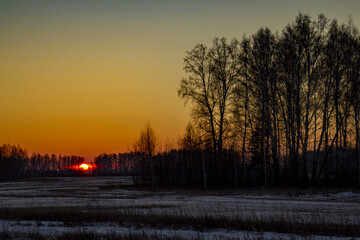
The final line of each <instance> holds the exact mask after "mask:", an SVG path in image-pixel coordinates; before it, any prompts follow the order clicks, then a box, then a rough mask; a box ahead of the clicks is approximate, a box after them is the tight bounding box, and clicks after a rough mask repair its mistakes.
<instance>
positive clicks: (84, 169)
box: [79, 163, 89, 171]
mask: <svg viewBox="0 0 360 240" xmlns="http://www.w3.org/2000/svg"><path fill="white" fill-rule="evenodd" d="M79 169H80V170H83V171H87V170H89V165H87V164H86V163H83V164H81V165H80V166H79Z"/></svg>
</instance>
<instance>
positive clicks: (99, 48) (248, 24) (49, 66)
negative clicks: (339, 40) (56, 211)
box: [0, 0, 360, 161]
mask: <svg viewBox="0 0 360 240" xmlns="http://www.w3.org/2000/svg"><path fill="white" fill-rule="evenodd" d="M134 2H135V1H76V3H74V2H73V1H1V2H0V144H3V143H10V144H20V145H21V146H23V147H24V148H26V149H28V151H29V153H30V154H31V153H32V152H40V153H56V154H59V153H62V154H78V155H82V156H84V157H85V158H87V160H88V161H92V160H93V157H94V156H96V155H97V154H100V153H102V152H124V151H127V150H128V147H129V146H131V144H132V143H133V141H134V139H135V138H136V137H137V136H138V134H139V131H140V129H141V128H143V127H144V125H145V124H146V123H147V122H148V121H150V123H151V125H152V126H153V128H154V130H155V132H156V133H157V135H158V137H159V141H160V143H164V142H165V141H168V140H169V141H171V142H173V143H174V142H175V140H176V139H177V138H178V137H179V136H181V135H182V133H183V131H184V129H185V126H186V123H187V122H188V120H189V108H188V107H184V103H183V102H182V100H181V99H179V98H178V97H177V89H178V86H179V82H180V80H181V78H182V77H184V76H185V74H184V72H183V70H182V67H183V64H182V60H183V58H184V56H185V51H187V50H190V49H191V48H193V47H194V46H195V44H197V43H206V44H208V43H210V42H211V39H212V38H214V37H216V36H219V37H223V36H224V37H227V38H229V39H230V38H233V37H237V38H239V39H241V37H242V35H243V34H244V33H246V34H248V35H249V34H252V33H254V32H255V31H256V30H257V29H259V28H260V27H261V26H268V27H270V28H271V29H272V30H281V29H282V28H283V27H284V26H285V25H286V24H287V23H289V22H291V21H293V20H294V19H295V16H296V15H297V14H298V12H299V11H302V12H304V13H309V14H311V15H312V16H313V17H316V16H317V15H318V14H319V13H324V14H325V16H327V17H329V18H337V19H338V20H339V22H344V21H346V19H347V17H348V16H349V15H350V14H351V13H352V15H353V18H354V22H355V25H357V26H359V25H360V24H358V23H359V19H358V16H357V15H356V14H357V13H358V11H359V10H360V3H359V1H355V0H354V1H350V0H349V1H341V4H342V5H340V1H315V3H314V1H302V3H297V2H295V1H293V2H292V1H285V0H278V1H265V0H264V1H259V0H258V1H206V2H205V1H200V0H198V1H183V2H182V3H180V2H175V1H161V0H157V1H136V3H134ZM150 2H151V3H150ZM270 2H271V3H270Z"/></svg>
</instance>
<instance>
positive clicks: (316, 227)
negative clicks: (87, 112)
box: [0, 206, 360, 237]
mask: <svg viewBox="0 0 360 240" xmlns="http://www.w3.org/2000/svg"><path fill="white" fill-rule="evenodd" d="M149 207H150V206H149ZM154 207H156V206H154ZM289 216H291V215H279V216H278V217H276V218H267V219H266V218H265V219H264V218H260V217H256V216H241V215H236V216H232V217H228V216H222V215H220V214H219V215H216V216H213V215H207V216H190V215H189V214H186V213H182V212H176V211H175V212H173V213H171V214H169V213H165V212H164V213H161V212H160V213H152V212H151V211H150V213H147V214H145V213H144V212H141V211H139V210H138V209H134V208H132V209H124V210H122V211H118V210H115V209H113V208H100V207H97V208H74V207H56V208H52V207H43V208H40V207H36V208H0V219H8V220H34V221H61V222H64V223H65V224H68V225H71V226H74V225H76V224H78V225H80V224H82V223H90V222H91V223H96V222H108V221H110V222H117V223H119V224H121V225H135V226H138V227H153V228H169V227H170V228H181V229H184V228H185V229H193V230H199V231H201V230H205V229H216V228H226V229H232V230H248V231H259V232H262V231H270V232H279V233H293V234H306V235H311V234H320V235H326V236H348V237H360V223H359V222H354V223H347V222H345V221H344V222H340V223H328V222H325V221H320V222H317V223H310V222H308V221H305V220H303V219H297V218H296V216H295V215H294V216H293V218H291V217H289Z"/></svg>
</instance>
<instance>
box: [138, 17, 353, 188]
mask: <svg viewBox="0 0 360 240" xmlns="http://www.w3.org/2000/svg"><path fill="white" fill-rule="evenodd" d="M184 71H185V73H186V75H187V76H186V77H185V78H183V79H182V81H181V82H180V87H179V89H178V95H179V97H180V98H182V99H183V100H184V101H185V103H190V104H191V108H192V112H191V122H190V123H189V124H188V126H187V128H186V131H185V135H184V136H183V137H182V138H181V139H180V141H179V145H180V149H178V150H173V151H170V152H167V153H161V154H160V153H159V154H157V155H154V149H155V147H154V146H155V144H154V143H156V137H155V136H154V133H153V130H152V129H151V127H150V126H149V125H147V126H146V127H145V129H144V130H142V132H141V134H140V138H139V139H138V140H137V142H136V143H135V146H136V147H134V149H137V150H140V152H141V153H143V160H144V159H145V160H144V161H143V163H142V164H140V165H139V166H142V169H143V176H148V182H149V183H151V185H156V184H160V185H164V184H165V185H179V186H192V187H202V188H208V187H212V188H223V187H231V188H232V187H234V188H237V187H241V186H265V187H267V186H303V187H307V186H324V185H325V186H359V185H360V130H359V127H360V126H359V120H360V119H359V113H360V100H359V99H360V98H359V94H360V90H359V85H360V77H359V76H360V37H359V33H358V30H357V28H356V27H355V26H354V24H353V23H352V20H351V19H350V20H349V21H348V23H346V24H339V23H338V22H337V21H336V20H329V19H328V18H326V17H325V16H324V15H322V14H321V15H319V16H318V18H317V19H315V20H312V19H311V17H310V16H309V15H306V14H302V13H300V14H299V15H298V16H297V17H296V19H295V21H294V22H292V23H290V24H288V25H287V26H286V27H285V28H284V29H283V30H282V31H281V33H273V32H271V30H270V29H268V28H260V29H259V30H258V31H257V32H256V33H255V34H253V35H252V36H249V37H243V38H242V40H241V41H239V40H237V39H233V40H232V41H230V42H228V41H227V39H225V38H215V39H214V40H213V42H212V45H211V46H209V47H208V46H206V45H205V44H197V45H196V46H195V47H194V48H193V49H191V50H190V51H188V52H186V57H185V58H184ZM139 169H141V168H139Z"/></svg>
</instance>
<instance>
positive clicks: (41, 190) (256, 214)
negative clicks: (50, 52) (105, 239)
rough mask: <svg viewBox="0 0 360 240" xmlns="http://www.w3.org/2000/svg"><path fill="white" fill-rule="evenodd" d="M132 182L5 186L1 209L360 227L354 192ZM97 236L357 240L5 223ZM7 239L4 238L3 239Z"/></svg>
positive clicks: (1, 226)
mask: <svg viewBox="0 0 360 240" xmlns="http://www.w3.org/2000/svg"><path fill="white" fill-rule="evenodd" d="M131 182H132V180H131V177H67V178H39V179H29V180H22V181H14V182H2V183H0V209H16V208H34V209H36V208H38V207H39V208H45V207H51V208H66V207H72V208H74V207H75V208H76V207H79V208H88V209H95V208H102V209H106V208H109V209H111V211H116V212H119V214H121V213H122V212H125V211H128V210H129V209H132V211H136V213H137V214H140V215H141V214H142V215H145V216H146V215H150V214H152V215H154V214H155V215H156V214H159V215H164V214H165V215H166V214H168V215H171V214H176V215H181V216H196V217H206V218H210V219H211V218H218V217H221V219H227V218H229V219H236V218H242V219H255V220H261V221H275V220H279V219H282V220H284V221H287V220H288V221H291V222H293V223H301V224H304V223H310V224H316V223H322V224H330V225H331V224H345V225H346V224H349V225H354V224H355V225H359V226H360V194H358V193H354V192H340V193H332V194H331V193H330V194H329V193H321V194H301V195H298V196H290V195H292V194H287V193H286V192H280V191H279V192H271V191H260V190H258V191H251V192H249V191H247V192H245V191H244V192H242V191H234V192H223V193H219V192H191V191H181V192H178V191H152V190H139V189H136V188H129V187H121V185H130V184H131ZM77 230H82V231H93V232H97V233H106V232H115V233H119V234H121V233H127V234H128V233H130V232H131V233H132V232H134V233H146V234H153V233H155V234H157V235H165V236H182V237H185V238H189V239H192V238H194V239H199V237H200V239H214V238H217V239H226V238H228V239H231V238H239V237H240V238H244V237H245V238H247V239H253V238H257V237H260V239H277V238H281V239H294V238H295V239H303V238H306V239H329V238H331V239H337V238H340V239H352V238H351V236H349V235H346V238H345V237H342V236H341V235H340V236H331V237H330V236H316V235H311V236H304V235H302V234H299V233H297V234H291V233H276V232H259V231H256V230H254V231H251V230H250V231H249V230H247V231H240V230H238V229H226V228H221V229H219V228H207V229H202V230H201V231H199V230H198V229H192V228H191V227H189V226H186V227H180V228H179V227H178V226H177V227H172V226H167V227H164V226H161V227H159V228H156V227H151V226H146V225H136V224H122V223H119V222H107V221H102V222H95V223H94V222H89V223H87V222H83V223H81V224H72V225H71V224H70V225H69V224H65V223H64V222H61V221H53V222H52V221H46V220H36V221H35V220H33V221H30V220H27V221H25V220H22V219H20V220H19V219H17V220H12V219H2V220H0V232H1V231H3V232H4V231H7V232H30V231H37V232H39V233H44V234H53V235H56V234H61V233H64V232H69V231H77ZM0 238H1V236H0Z"/></svg>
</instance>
